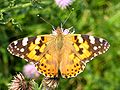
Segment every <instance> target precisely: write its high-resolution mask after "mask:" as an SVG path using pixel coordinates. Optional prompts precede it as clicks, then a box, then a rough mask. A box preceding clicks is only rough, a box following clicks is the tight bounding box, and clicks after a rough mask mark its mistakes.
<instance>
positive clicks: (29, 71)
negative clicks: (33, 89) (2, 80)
mask: <svg viewBox="0 0 120 90" xmlns="http://www.w3.org/2000/svg"><path fill="white" fill-rule="evenodd" d="M23 73H24V75H25V76H26V77H27V78H34V79H35V78H38V77H39V76H40V73H39V72H38V71H37V69H36V68H35V65H34V64H27V65H25V66H24V68H23Z"/></svg>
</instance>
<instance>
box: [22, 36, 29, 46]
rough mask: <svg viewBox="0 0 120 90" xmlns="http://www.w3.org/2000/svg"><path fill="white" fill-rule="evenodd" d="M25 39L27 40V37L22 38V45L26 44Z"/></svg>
mask: <svg viewBox="0 0 120 90" xmlns="http://www.w3.org/2000/svg"><path fill="white" fill-rule="evenodd" d="M27 41H28V37H26V38H24V39H23V40H22V45H23V46H26V45H27Z"/></svg>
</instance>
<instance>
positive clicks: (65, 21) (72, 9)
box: [61, 8, 74, 27]
mask: <svg viewBox="0 0 120 90" xmlns="http://www.w3.org/2000/svg"><path fill="white" fill-rule="evenodd" d="M73 10H74V8H73V9H72V10H71V12H70V14H69V15H68V17H67V18H66V19H65V21H64V22H63V24H61V26H62V27H63V26H64V25H65V23H66V22H67V20H68V19H69V18H70V16H71V14H72V12H73Z"/></svg>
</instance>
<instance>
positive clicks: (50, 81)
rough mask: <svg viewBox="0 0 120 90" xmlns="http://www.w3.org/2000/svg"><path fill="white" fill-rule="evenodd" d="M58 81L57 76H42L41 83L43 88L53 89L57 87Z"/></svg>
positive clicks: (46, 89)
mask: <svg viewBox="0 0 120 90" xmlns="http://www.w3.org/2000/svg"><path fill="white" fill-rule="evenodd" d="M58 82H59V77H56V78H47V77H44V79H43V81H42V85H43V88H42V89H43V90H54V89H55V88H57V87H58V84H59V83H58Z"/></svg>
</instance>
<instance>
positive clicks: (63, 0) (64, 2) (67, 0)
mask: <svg viewBox="0 0 120 90" xmlns="http://www.w3.org/2000/svg"><path fill="white" fill-rule="evenodd" d="M73 1H74V0H55V2H56V4H57V5H58V6H59V7H60V8H62V9H65V8H66V7H67V6H69V5H71V4H72V2H73Z"/></svg>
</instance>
